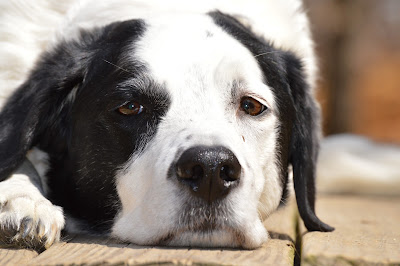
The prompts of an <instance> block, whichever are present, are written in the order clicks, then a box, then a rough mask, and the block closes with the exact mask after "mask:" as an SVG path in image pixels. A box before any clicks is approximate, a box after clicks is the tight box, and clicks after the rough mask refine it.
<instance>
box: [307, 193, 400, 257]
mask: <svg viewBox="0 0 400 266" xmlns="http://www.w3.org/2000/svg"><path fill="white" fill-rule="evenodd" d="M317 213H318V215H319V217H320V218H321V219H322V220H323V221H324V222H327V223H328V224H330V225H332V226H334V227H336V230H335V231H334V232H332V233H320V232H311V233H306V234H305V235H304V236H303V239H302V263H303V265H368V264H380V265H400V198H383V197H357V196H334V195H331V196H323V197H320V198H319V199H318V201H317Z"/></svg>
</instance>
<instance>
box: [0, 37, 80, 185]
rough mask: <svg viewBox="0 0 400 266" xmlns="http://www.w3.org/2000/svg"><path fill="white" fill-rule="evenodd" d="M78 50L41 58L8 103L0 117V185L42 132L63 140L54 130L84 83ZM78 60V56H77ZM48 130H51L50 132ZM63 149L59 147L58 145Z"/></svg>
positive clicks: (69, 48) (57, 51)
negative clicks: (75, 90)
mask: <svg viewBox="0 0 400 266" xmlns="http://www.w3.org/2000/svg"><path fill="white" fill-rule="evenodd" d="M75 49H77V47H76V46H74V45H69V46H67V45H65V46H62V47H58V48H56V49H55V50H53V51H51V52H48V53H46V54H44V55H42V57H41V59H40V61H39V62H38V64H37V65H36V67H35V69H34V70H33V72H32V73H31V74H30V76H29V77H28V79H27V81H26V82H25V83H24V84H22V85H21V86H20V87H19V88H18V89H17V90H16V91H15V93H14V94H13V95H12V96H11V97H10V98H9V99H8V101H7V102H6V104H5V106H4V107H3V109H2V111H1V113H0V181H2V180H4V179H6V178H7V177H8V176H9V175H10V174H11V173H12V172H13V171H14V170H15V169H16V168H17V167H18V166H19V165H20V164H21V163H22V162H23V160H24V159H25V155H26V152H27V151H28V150H29V149H30V148H31V147H32V146H34V145H35V144H36V142H37V141H38V138H39V136H40V135H42V134H43V133H44V132H46V134H48V132H53V133H51V134H53V135H54V138H60V139H61V138H62V137H63V136H60V135H63V134H65V132H58V133H54V132H55V131H54V128H55V127H57V125H58V124H60V123H63V122H64V121H63V120H64V119H65V111H66V110H65V108H66V104H65V99H66V97H67V95H68V94H69V93H70V92H71V91H72V89H73V88H74V87H75V86H78V84H79V83H80V82H81V81H82V80H83V72H82V67H81V65H80V64H79V63H78V62H79V59H78V58H77V54H75V55H73V53H74V51H73V50H75ZM78 56H79V55H78ZM50 129H51V130H50ZM60 145H62V143H60Z"/></svg>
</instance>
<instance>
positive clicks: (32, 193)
mask: <svg viewBox="0 0 400 266" xmlns="http://www.w3.org/2000/svg"><path fill="white" fill-rule="evenodd" d="M32 178H37V179H38V178H39V177H37V176H36V172H35V170H34V169H33V167H32V165H30V163H29V162H28V161H25V162H24V164H22V166H21V167H20V168H19V169H18V170H17V171H16V173H14V174H13V175H12V176H11V177H10V178H9V179H7V180H5V181H2V182H0V226H1V227H2V228H1V229H4V228H14V229H15V230H17V231H19V233H18V234H16V235H15V236H14V238H13V239H14V241H18V240H19V238H22V237H23V234H24V229H23V228H22V227H23V226H25V225H23V223H24V221H26V220H27V219H28V220H29V221H30V222H29V225H30V226H31V229H30V231H29V233H28V235H27V236H26V237H25V240H34V239H36V240H40V241H41V242H43V246H44V247H46V248H48V247H49V246H50V245H51V244H53V243H54V242H55V241H58V240H59V239H60V233H61V230H62V229H63V227H64V216H63V211H62V209H61V207H58V206H55V205H53V204H52V203H51V202H50V201H49V200H47V199H46V198H45V197H44V196H43V194H42V192H41V191H40V190H39V189H38V187H37V186H35V185H34V184H33V183H34V182H33V181H32Z"/></svg>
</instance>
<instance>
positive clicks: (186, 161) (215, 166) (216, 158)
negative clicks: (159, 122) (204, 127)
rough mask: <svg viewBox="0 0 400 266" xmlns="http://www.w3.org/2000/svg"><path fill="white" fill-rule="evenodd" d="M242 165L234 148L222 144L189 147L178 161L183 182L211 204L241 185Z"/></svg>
mask: <svg viewBox="0 0 400 266" xmlns="http://www.w3.org/2000/svg"><path fill="white" fill-rule="evenodd" d="M241 169H242V167H241V166H240V163H239V161H238V159H237V158H236V156H235V155H234V154H233V152H232V151H230V150H229V149H227V148H225V147H222V146H213V147H207V146H195V147H192V148H189V149H188V150H186V151H184V152H183V154H182V155H181V156H180V157H179V159H178V161H177V162H176V164H175V174H176V178H177V180H178V181H179V183H180V184H181V185H182V186H183V187H185V188H186V189H188V190H189V191H190V192H191V194H192V195H194V196H196V197H199V198H201V199H203V200H205V201H206V202H207V203H209V204H211V203H212V202H214V201H216V200H218V199H222V198H223V197H225V196H226V195H227V194H228V193H229V192H230V191H231V190H232V189H233V188H234V187H236V186H238V184H239V181H240V175H241Z"/></svg>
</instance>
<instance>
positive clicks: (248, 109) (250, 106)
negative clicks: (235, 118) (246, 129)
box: [240, 97, 267, 116]
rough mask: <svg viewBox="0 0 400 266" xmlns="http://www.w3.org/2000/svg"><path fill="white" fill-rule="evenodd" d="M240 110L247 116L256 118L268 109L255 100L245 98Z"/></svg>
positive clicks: (241, 102)
mask: <svg viewBox="0 0 400 266" xmlns="http://www.w3.org/2000/svg"><path fill="white" fill-rule="evenodd" d="M240 109H241V110H243V111H244V112H245V113H246V114H249V115H251V116H256V115H259V114H261V113H262V112H264V111H265V110H266V109H267V107H266V106H265V105H263V104H262V103H260V102H259V101H257V100H255V99H253V98H250V97H243V98H242V100H241V101H240Z"/></svg>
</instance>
